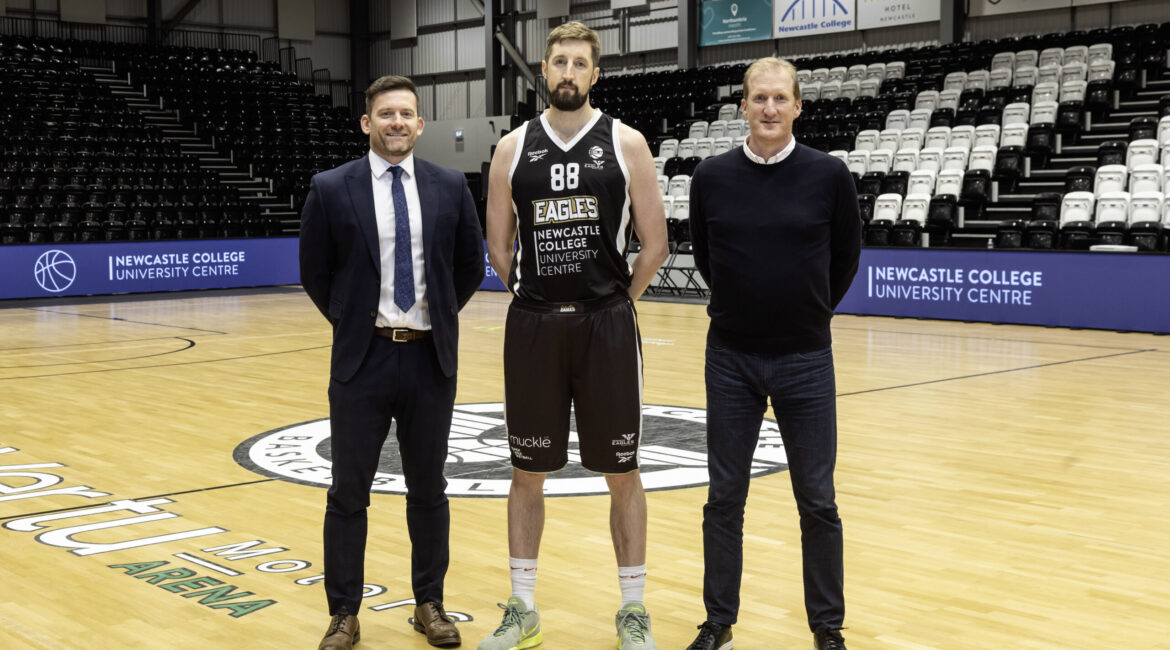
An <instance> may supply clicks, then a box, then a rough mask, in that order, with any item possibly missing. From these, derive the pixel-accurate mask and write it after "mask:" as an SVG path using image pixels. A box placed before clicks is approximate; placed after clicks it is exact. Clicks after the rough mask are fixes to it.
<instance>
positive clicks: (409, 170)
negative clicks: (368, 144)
mask: <svg viewBox="0 0 1170 650" xmlns="http://www.w3.org/2000/svg"><path fill="white" fill-rule="evenodd" d="M369 156H370V171H372V172H374V178H377V179H378V180H382V176H383V175H384V174H385V173H386V170H388V169H390V163H389V162H387V161H386V159H385V158H383V157H381V156H379V155H378V154H376V153H374V150H373V149H370V154H369ZM398 166H399V167H401V168H402V173H403V175H404V176H406V177H407V178H411V177H413V176H414V153H411V154H410V155H409V156H407V157H406V158H403V159H402V162H400V163H398Z"/></svg>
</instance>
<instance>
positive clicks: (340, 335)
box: [300, 156, 484, 382]
mask: <svg viewBox="0 0 1170 650" xmlns="http://www.w3.org/2000/svg"><path fill="white" fill-rule="evenodd" d="M414 173H415V182H416V184H417V186H418V199H419V204H420V206H421V209H422V223H423V238H422V239H423V249H424V255H423V259H424V266H425V267H426V269H425V272H426V279H427V300H428V301H429V305H430V318H431V329H432V332H433V336H432V337H431V339H430V340H432V341H434V345H435V352H436V353H437V355H438V358H439V365H440V367H441V368H442V369H443V373H444V374H446V375H447V376H448V377H452V376H454V375H455V371H456V367H457V364H456V360H457V358H458V346H459V310H460V309H462V308H463V305H465V304H467V301H468V300H470V299H471V296H472V295H473V294H474V293H475V291H476V289H478V288H479V284H480V282H481V281H482V280H483V275H484V255H483V232H482V231H481V230H480V227H479V216H478V215H477V213H476V211H475V200H474V199H472V197H471V191H470V190H469V189H468V187H467V179H466V177H464V176H463V174H462V173H460V172H458V171H455V170H453V169H447V168H445V167H440V166H438V165H434V164H431V163H428V162H426V161H425V160H422V159H420V158H418V157H417V156H416V157H415V159H414ZM300 263H301V284H302V285H303V286H304V288H305V292H306V293H308V294H309V297H310V298H312V300H313V304H315V305H316V306H317V309H319V310H320V311H321V313H322V314H324V316H325V318H327V319H329V322H330V323H332V324H333V356H332V361H331V363H330V375H331V376H332V377H333V378H334V379H336V380H337V381H341V382H345V381H348V380H349V379H350V378H351V377H353V375H354V373H355V372H356V371H357V369H358V366H360V365H361V363H362V359H364V358H365V356H366V350H367V349H368V348H369V345H370V340H371V338H372V337H373V336H374V321H375V319H376V318H377V316H378V297H379V294H380V291H381V284H382V262H381V255H380V254H379V251H378V225H377V221H376V219H375V216H374V186H373V181H372V180H371V176H370V160H369V158H368V157H366V156H362V157H361V158H359V159H358V160H354V161H351V162H348V163H346V164H344V165H341V166H340V167H337V168H335V169H331V170H329V171H325V172H321V173H320V174H317V175H315V176H313V180H312V182H311V183H310V185H309V196H308V198H307V199H306V200H305V207H304V209H303V210H302V212H301V238H300Z"/></svg>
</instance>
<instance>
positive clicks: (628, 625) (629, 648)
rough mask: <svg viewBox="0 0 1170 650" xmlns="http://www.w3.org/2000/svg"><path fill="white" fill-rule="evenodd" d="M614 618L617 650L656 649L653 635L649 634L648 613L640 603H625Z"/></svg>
mask: <svg viewBox="0 0 1170 650" xmlns="http://www.w3.org/2000/svg"><path fill="white" fill-rule="evenodd" d="M614 618H615V623H617V634H618V642H617V645H618V650H658V645H657V644H656V643H654V635H652V634H650V615H649V614H647V613H646V608H645V607H643V606H642V603H627V604H626V605H625V606H624V607H622V608H621V610H619V611H618V613H617V616H616V617H614Z"/></svg>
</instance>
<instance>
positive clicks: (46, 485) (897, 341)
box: [0, 287, 1170, 650]
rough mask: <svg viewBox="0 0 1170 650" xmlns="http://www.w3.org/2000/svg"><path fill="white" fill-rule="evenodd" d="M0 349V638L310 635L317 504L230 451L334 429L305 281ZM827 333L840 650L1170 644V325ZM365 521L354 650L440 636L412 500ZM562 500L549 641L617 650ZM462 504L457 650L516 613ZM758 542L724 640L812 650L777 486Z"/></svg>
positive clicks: (675, 545)
mask: <svg viewBox="0 0 1170 650" xmlns="http://www.w3.org/2000/svg"><path fill="white" fill-rule="evenodd" d="M505 308H506V297H505V296H503V295H500V294H492V293H481V294H479V295H477V296H476V298H475V299H474V300H473V302H472V303H471V304H470V305H469V306H468V307H467V308H466V309H465V310H464V311H463V314H462V327H463V334H462V342H461V343H462V345H461V355H462V356H461V373H460V377H459V392H458V398H457V402H458V403H460V404H472V403H490V402H497V401H499V400H500V399H501V397H502V389H501V368H500V358H501V346H502V340H503V329H502V327H503V318H504V314H505ZM639 311H640V323H641V327H642V333H643V336H644V338H645V345H644V358H645V402H646V404H650V405H670V406H679V407H691V408H697V409H701V408H702V407H703V405H704V391H703V361H702V352H703V340H704V332H705V329H706V325H707V320H706V315H705V312H704V309H703V307H702V306H700V305H689V304H668V303H662V302H645V301H643V302H641V303H639ZM0 331H2V332H3V343H2V344H0V395H2V397H0V413H2V415H3V420H2V421H3V429H2V434H0V436H2V438H0V567H2V569H0V576H2V580H0V584H2V592H3V595H2V597H0V647H2V648H87V649H89V648H176V649H178V648H314V647H316V643H317V642H318V640H319V638H320V635H321V634H322V632H323V631H324V628H325V626H326V623H327V621H328V619H327V616H326V613H325V609H324V600H325V599H324V594H323V590H322V587H321V584H320V581H319V580H320V565H321V562H320V553H321V549H320V544H321V542H320V540H321V519H322V513H323V507H324V503H325V489H324V488H323V487H321V486H317V485H311V484H307V483H305V482H301V483H298V482H292V481H289V480H281V479H277V478H274V477H273V476H270V475H264V474H261V473H257V472H255V471H252V470H250V469H248V468H246V467H245V466H243V465H241V464H240V463H239V462H237V461H236V460H235V457H234V454H235V453H236V450H237V447H239V446H241V445H242V444H243V443H245V442H246V441H248V440H250V439H253V438H255V437H257V436H260V435H261V434H264V433H265V432H270V431H274V430H278V429H281V428H283V427H289V426H290V425H296V424H299V423H304V422H310V421H314V420H320V419H321V418H324V417H326V416H327V415H328V410H327V404H326V395H325V388H326V375H327V367H328V355H329V347H328V346H329V329H328V328H327V326H326V323H325V322H324V320H323V319H322V318H321V317H320V316H319V314H317V312H316V311H315V310H314V309H313V307H312V305H311V304H310V302H309V300H308V299H307V298H306V297H305V296H304V294H303V293H301V291H300V289H299V288H298V287H283V288H275V289H268V290H248V291H223V292H200V293H180V294H165V295H156V296H130V297H121V298H117V299H111V298H91V299H83V300H60V301H33V302H29V301H24V302H7V303H3V304H0ZM833 332H834V338H835V351H836V359H837V377H838V392H839V400H838V404H839V418H840V440H839V459H838V466H837V486H838V493H839V505H840V511H841V516H842V519H843V521H844V525H845V567H846V573H845V575H846V600H847V607H848V612H847V619H846V625H847V626H848V629H847V630H846V631H845V635H846V639H847V640H848V642H849V645H850V647H851V648H855V649H857V648H861V649H864V648H939V649H951V648H1007V647H1012V648H1119V647H1156V648H1170V516H1168V515H1167V505H1168V503H1170V412H1168V411H1167V404H1168V400H1167V395H1168V388H1170V339H1167V338H1165V337H1159V336H1153V335H1146V334H1135V333H1117V332H1102V331H1071V330H1062V329H1049V328H1039V327H1024V326H997V325H989V324H971V323H954V322H939V321H916V320H899V319H888V318H873V317H869V318H866V317H851V316H841V317H838V318H836V319H835V320H834V326H833ZM769 417H771V414H770V413H769ZM692 429H694V427H692ZM697 430H701V426H700V427H699V429H697ZM298 431H299V430H298ZM293 437H295V436H293ZM692 442H695V441H693V440H692ZM654 443H655V441H654V440H652V439H647V440H645V441H644V444H647V445H652V444H654ZM698 444H701V440H699V441H698ZM449 467H450V465H449ZM295 468H296V466H295V465H294V466H293V469H295ZM705 495H706V489H705V487H703V486H702V485H691V486H689V487H685V486H684V487H678V488H676V489H661V490H656V491H652V492H650V493H649V494H648V501H649V512H650V523H649V570H650V577H649V584H648V587H647V594H646V600H647V605H648V607H649V609H650V612H651V614H652V617H653V626H654V631H655V634H656V637H657V641H658V645H659V647H662V648H676V649H681V648H683V647H685V646H686V645H687V644H688V643H689V642H690V641H691V639H692V638H693V636H694V632H695V626H696V625H697V624H698V623H699V622H700V621H701V620H702V619H703V608H702V601H701V577H702V564H703V562H702V553H701V537H700V518H701V514H700V513H701V507H702V504H703V502H704V500H705ZM372 504H373V507H372V509H371V511H370V542H369V548H368V552H367V572H366V579H367V582H368V583H370V585H371V586H370V587H369V588H368V590H369V595H368V597H367V598H366V599H365V601H364V605H365V609H363V611H362V613H361V620H362V632H363V636H362V640H361V643H360V644H359V645H358V648H367V649H371V650H372V649H374V648H424V647H429V646H427V645H426V644H425V641H424V639H423V638H422V636H421V635H419V634H417V633H416V632H414V631H413V630H412V628H411V627H410V626H409V624H408V623H407V619H408V617H409V616H410V614H411V607H409V606H408V605H405V604H403V603H402V602H401V601H403V600H404V599H408V598H410V589H409V545H408V542H407V539H406V533H405V528H404V523H403V522H404V520H403V513H402V511H403V498H402V497H401V496H400V495H396V494H388V493H377V494H375V495H374V496H373V497H372ZM547 508H548V512H547V517H548V524H547V527H546V531H545V535H544V543H543V548H542V557H541V568H540V581H539V584H538V587H537V601H538V603H539V605H540V607H541V609H542V612H543V619H544V635H545V643H544V647H545V648H550V649H561V648H568V649H576V648H612V647H614V645H615V643H614V641H615V640H614V631H613V614H614V611H615V610H616V608H617V606H618V590H617V580H616V577H615V570H614V565H615V562H614V559H613V554H612V550H611V548H610V543H609V536H608V529H607V508H608V499H607V497H605V496H596V495H595V496H564V497H558V498H554V499H551V500H550V501H549V502H548V506H547ZM451 511H452V565H451V570H450V574H449V576H448V581H447V596H446V600H447V607H448V609H449V610H451V611H455V612H459V613H461V614H464V615H466V617H469V618H470V619H471V620H467V621H465V622H462V623H460V629H461V630H462V633H463V638H464V644H463V646H464V647H468V648H474V647H475V645H476V643H478V641H479V640H480V639H481V638H482V637H483V636H484V635H485V634H487V633H489V632H490V631H492V630H493V629H494V628H495V626H496V624H497V623H498V622H499V614H500V610H499V609H497V608H496V603H497V602H500V601H502V600H504V599H505V598H506V597H507V595H508V590H509V585H508V579H507V571H506V555H507V548H506V543H505V501H504V500H503V499H501V498H490V497H488V498H469V497H453V498H452V504H451ZM745 548H746V566H745V572H744V581H743V585H744V586H743V604H742V612H741V617H740V622H739V624H738V625H737V626H736V627H735V647H736V648H741V649H750V648H756V649H773V648H807V647H810V646H811V637H810V634H809V632H808V629H807V626H806V624H805V620H804V611H803V602H802V598H801V577H800V546H799V532H798V527H797V517H796V512H795V507H794V505H793V500H792V495H791V490H790V484H789V479H788V475H787V474H786V473H784V472H775V473H770V474H766V475H762V476H760V477H758V478H756V479H755V480H754V482H753V485H752V492H751V496H750V498H749V503H748V512H747V522H746V530H745Z"/></svg>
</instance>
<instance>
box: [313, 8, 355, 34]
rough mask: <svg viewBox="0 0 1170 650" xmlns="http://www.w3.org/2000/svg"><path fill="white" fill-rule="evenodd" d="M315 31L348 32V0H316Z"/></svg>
mask: <svg viewBox="0 0 1170 650" xmlns="http://www.w3.org/2000/svg"><path fill="white" fill-rule="evenodd" d="M317 31H319V32H342V33H346V34H348V33H349V0H317Z"/></svg>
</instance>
